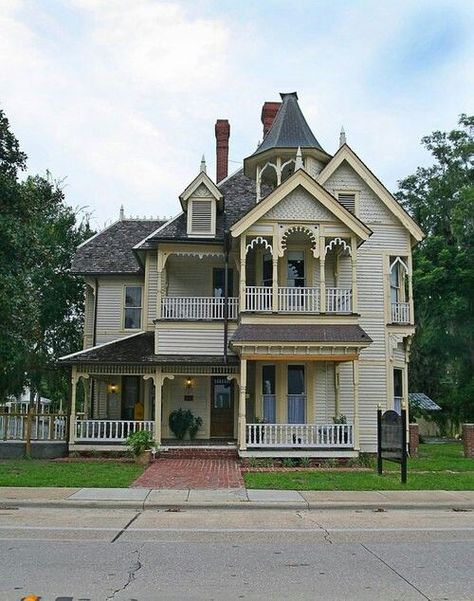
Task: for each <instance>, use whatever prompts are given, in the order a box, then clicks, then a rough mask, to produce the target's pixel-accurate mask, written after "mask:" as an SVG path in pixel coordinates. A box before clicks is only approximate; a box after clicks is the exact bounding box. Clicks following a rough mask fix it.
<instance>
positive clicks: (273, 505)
mask: <svg viewBox="0 0 474 601" xmlns="http://www.w3.org/2000/svg"><path fill="white" fill-rule="evenodd" d="M20 507H21V508H36V509H133V510H135V511H146V510H154V509H156V510H165V511H166V510H173V509H179V510H183V509H191V510H192V509H195V510H208V511H209V510H212V509H216V510H239V509H240V510H247V509H256V510H259V509H260V510H261V509H264V510H269V509H273V510H300V511H301V510H306V511H318V510H323V511H328V510H346V511H348V510H362V511H376V510H385V511H387V510H391V511H397V510H402V511H407V510H415V511H416V510H428V509H429V510H433V511H456V510H457V511H474V503H472V502H470V501H466V502H465V503H463V502H457V503H450V502H446V501H443V502H440V503H427V502H423V503H403V502H400V503H390V502H382V503H356V502H350V501H344V502H340V503H338V502H328V503H310V502H307V501H301V502H297V503H294V502H278V501H277V502H266V501H238V502H232V501H229V502H227V503H222V502H220V503H200V502H196V503H193V502H189V501H184V502H183V501H181V502H178V503H169V502H163V503H157V502H153V503H146V502H143V501H140V502H137V501H93V500H90V501H88V500H84V501H68V500H63V501H61V500H54V501H45V500H38V501H35V500H30V499H20V500H14V499H5V500H0V510H3V511H5V510H8V509H11V510H13V509H18V508H20Z"/></svg>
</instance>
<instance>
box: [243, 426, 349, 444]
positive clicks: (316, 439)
mask: <svg viewBox="0 0 474 601" xmlns="http://www.w3.org/2000/svg"><path fill="white" fill-rule="evenodd" d="M353 436H354V428H353V425H352V424H324V425H317V424H247V446H248V447H255V448H305V447H306V448H308V447H325V448H331V449H343V448H344V449H345V448H351V447H353V446H354V438H353Z"/></svg>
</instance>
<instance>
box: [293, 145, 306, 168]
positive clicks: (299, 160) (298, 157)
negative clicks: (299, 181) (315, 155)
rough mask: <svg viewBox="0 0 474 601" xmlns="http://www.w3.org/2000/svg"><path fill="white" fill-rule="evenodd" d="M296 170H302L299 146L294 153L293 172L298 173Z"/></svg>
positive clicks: (301, 156)
mask: <svg viewBox="0 0 474 601" xmlns="http://www.w3.org/2000/svg"><path fill="white" fill-rule="evenodd" d="M298 169H304V164H303V155H302V153H301V146H298V150H297V151H296V161H295V171H298Z"/></svg>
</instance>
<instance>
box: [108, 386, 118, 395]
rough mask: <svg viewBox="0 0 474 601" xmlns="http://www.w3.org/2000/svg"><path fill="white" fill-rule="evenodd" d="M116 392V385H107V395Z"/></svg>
mask: <svg viewBox="0 0 474 601" xmlns="http://www.w3.org/2000/svg"><path fill="white" fill-rule="evenodd" d="M118 391H119V386H118V384H109V385H108V386H107V392H109V394H116V393H117V392H118Z"/></svg>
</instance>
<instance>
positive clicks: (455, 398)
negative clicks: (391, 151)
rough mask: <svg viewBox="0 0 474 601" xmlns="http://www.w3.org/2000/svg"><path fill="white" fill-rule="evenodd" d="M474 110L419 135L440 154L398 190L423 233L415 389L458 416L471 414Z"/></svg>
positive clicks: (417, 268) (417, 254) (417, 261)
mask: <svg viewBox="0 0 474 601" xmlns="http://www.w3.org/2000/svg"><path fill="white" fill-rule="evenodd" d="M473 134H474V116H467V115H461V116H460V118H459V123H458V128H457V129H454V130H452V131H450V132H440V131H435V132H433V133H432V134H431V135H430V136H426V137H424V138H423V139H422V143H423V145H424V146H425V147H426V148H427V149H428V150H429V151H430V152H431V154H432V155H433V158H434V160H435V162H434V164H433V165H432V166H431V167H419V168H418V169H417V171H416V173H415V174H414V175H411V176H409V177H407V178H406V179H404V180H402V181H401V182H399V191H398V192H397V194H396V196H397V198H398V200H399V201H400V202H401V203H402V204H403V205H404V207H405V208H406V209H407V210H408V211H409V212H410V213H411V214H412V215H413V217H414V218H415V219H416V220H417V222H418V223H419V224H420V226H421V227H422V229H423V230H424V231H425V233H426V238H425V240H424V241H423V242H422V243H421V244H419V245H418V246H417V247H416V248H415V250H414V253H413V264H414V270H413V288H414V300H415V308H416V317H417V332H416V334H415V337H414V343H413V347H412V357H411V370H410V389H411V390H415V391H423V392H426V393H427V394H428V395H430V396H432V397H433V398H434V399H435V400H436V401H437V402H439V404H440V405H441V406H442V407H443V409H444V412H445V414H446V415H447V416H449V417H450V418H451V419H453V420H454V421H456V422H460V421H465V420H473V419H474V341H473V333H474V312H473V309H474V253H473V249H474V135H473Z"/></svg>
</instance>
